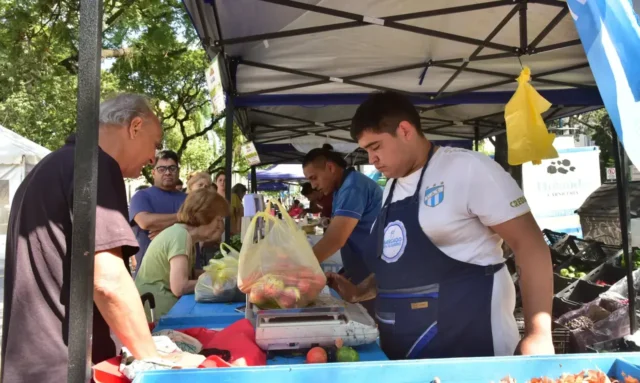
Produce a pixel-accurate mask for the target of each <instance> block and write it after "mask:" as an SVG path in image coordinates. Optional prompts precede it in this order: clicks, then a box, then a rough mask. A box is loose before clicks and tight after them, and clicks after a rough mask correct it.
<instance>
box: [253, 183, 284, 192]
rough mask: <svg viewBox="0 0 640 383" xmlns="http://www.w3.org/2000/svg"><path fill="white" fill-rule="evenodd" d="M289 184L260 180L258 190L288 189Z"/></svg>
mask: <svg viewBox="0 0 640 383" xmlns="http://www.w3.org/2000/svg"><path fill="white" fill-rule="evenodd" d="M287 190H289V185H287V184H285V183H282V182H258V191H287Z"/></svg>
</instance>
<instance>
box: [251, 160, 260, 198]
mask: <svg viewBox="0 0 640 383" xmlns="http://www.w3.org/2000/svg"><path fill="white" fill-rule="evenodd" d="M257 191H258V176H257V174H256V167H255V166H252V167H251V193H256V192H257Z"/></svg>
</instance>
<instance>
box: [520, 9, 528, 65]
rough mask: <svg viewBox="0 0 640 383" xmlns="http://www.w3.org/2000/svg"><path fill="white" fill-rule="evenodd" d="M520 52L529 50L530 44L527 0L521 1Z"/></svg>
mask: <svg viewBox="0 0 640 383" xmlns="http://www.w3.org/2000/svg"><path fill="white" fill-rule="evenodd" d="M519 13H520V19H519V26H520V54H523V53H524V52H525V51H526V50H527V45H529V36H528V33H527V32H528V31H527V0H525V1H523V2H522V3H520V11H519Z"/></svg>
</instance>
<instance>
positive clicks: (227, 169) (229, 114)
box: [224, 94, 235, 243]
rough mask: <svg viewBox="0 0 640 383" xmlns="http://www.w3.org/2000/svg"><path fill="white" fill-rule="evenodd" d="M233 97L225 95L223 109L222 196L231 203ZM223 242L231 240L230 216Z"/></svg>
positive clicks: (226, 221) (226, 222)
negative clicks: (225, 99) (225, 102)
mask: <svg viewBox="0 0 640 383" xmlns="http://www.w3.org/2000/svg"><path fill="white" fill-rule="evenodd" d="M234 101H235V96H234V95H233V94H229V95H227V105H226V108H225V113H226V118H225V121H224V125H225V129H224V130H225V132H224V134H225V137H224V138H225V151H224V156H225V158H224V161H225V163H224V174H225V187H224V195H225V197H226V199H227V201H229V202H231V186H232V185H231V183H232V182H233V181H232V180H231V176H232V170H233V120H234V116H235V105H234V104H235V103H234ZM224 233H225V238H224V239H225V242H227V243H229V241H230V240H231V216H229V217H227V219H226V220H225V223H224Z"/></svg>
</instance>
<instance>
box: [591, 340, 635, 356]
mask: <svg viewBox="0 0 640 383" xmlns="http://www.w3.org/2000/svg"><path fill="white" fill-rule="evenodd" d="M587 350H588V351H589V352H596V353H610V352H637V351H640V347H639V346H638V345H637V344H636V343H635V342H631V341H627V340H625V339H624V338H620V339H614V340H608V341H606V342H600V343H595V344H593V345H591V346H587Z"/></svg>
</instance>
